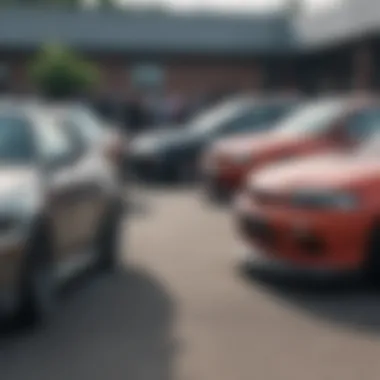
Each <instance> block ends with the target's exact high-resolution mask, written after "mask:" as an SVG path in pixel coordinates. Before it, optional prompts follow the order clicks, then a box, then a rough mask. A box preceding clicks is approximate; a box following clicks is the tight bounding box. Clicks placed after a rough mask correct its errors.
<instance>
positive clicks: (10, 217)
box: [0, 187, 42, 232]
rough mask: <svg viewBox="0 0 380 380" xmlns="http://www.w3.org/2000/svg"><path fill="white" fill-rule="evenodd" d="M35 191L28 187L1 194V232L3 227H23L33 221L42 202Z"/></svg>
mask: <svg viewBox="0 0 380 380" xmlns="http://www.w3.org/2000/svg"><path fill="white" fill-rule="evenodd" d="M35 190H36V189H32V188H30V187H28V188H22V189H17V190H15V191H14V192H12V193H10V194H0V232H1V228H2V227H5V226H7V227H9V226H11V225H12V226H14V227H22V226H26V225H28V224H29V223H30V222H31V221H32V220H33V217H34V215H35V213H36V211H37V210H38V208H39V206H40V204H41V201H42V199H41V196H40V194H39V193H38V192H37V191H35ZM1 226H2V227H1Z"/></svg>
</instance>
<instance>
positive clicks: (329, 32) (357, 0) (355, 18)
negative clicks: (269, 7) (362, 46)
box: [294, 0, 380, 48]
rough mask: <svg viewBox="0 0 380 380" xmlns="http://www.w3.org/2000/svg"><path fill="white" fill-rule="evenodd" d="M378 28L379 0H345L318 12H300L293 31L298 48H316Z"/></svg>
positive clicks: (379, 22)
mask: <svg viewBox="0 0 380 380" xmlns="http://www.w3.org/2000/svg"><path fill="white" fill-rule="evenodd" d="M379 30H380V2H379V0H344V1H343V2H342V3H341V5H340V6H339V7H335V8H332V9H329V10H327V11H324V12H322V13H319V14H310V15H304V16H302V15H300V16H299V17H297V18H296V19H295V20H294V33H295V37H296V39H297V44H298V45H299V47H301V48H305V47H306V48H317V47H322V46H326V45H332V44H337V43H342V42H345V41H349V40H352V39H356V38H357V37H360V36H361V35H363V34H366V33H371V32H374V31H379Z"/></svg>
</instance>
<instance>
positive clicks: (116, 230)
mask: <svg viewBox="0 0 380 380" xmlns="http://www.w3.org/2000/svg"><path fill="white" fill-rule="evenodd" d="M122 221H123V207H122V205H121V204H120V205H119V204H118V206H117V207H114V208H113V210H112V211H111V212H110V213H109V216H108V217H107V218H106V220H105V223H104V224H103V227H102V229H101V231H100V233H99V241H98V246H97V255H98V256H97V261H96V267H97V269H99V270H101V271H112V270H113V269H114V268H115V267H116V266H117V261H118V254H119V247H120V240H119V238H120V231H121V225H122Z"/></svg>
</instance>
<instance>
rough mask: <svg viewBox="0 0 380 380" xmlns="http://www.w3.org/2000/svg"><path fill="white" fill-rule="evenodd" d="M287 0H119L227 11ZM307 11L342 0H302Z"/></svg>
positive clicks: (264, 7) (264, 6)
mask: <svg viewBox="0 0 380 380" xmlns="http://www.w3.org/2000/svg"><path fill="white" fill-rule="evenodd" d="M286 1H287V0H121V2H124V3H128V4H134V5H139V6H144V5H151V4H163V5H165V6H166V7H168V8H170V9H174V10H181V11H191V10H209V9H213V10H218V11H227V12H233V11H238V12H247V11H252V12H254V11H257V12H261V11H271V10H275V9H278V8H279V7H281V6H283V5H284V4H285V3H286ZM303 1H304V2H305V6H306V9H307V10H308V11H318V10H322V9H325V8H328V7H330V6H334V5H336V3H338V2H339V1H343V0H303Z"/></svg>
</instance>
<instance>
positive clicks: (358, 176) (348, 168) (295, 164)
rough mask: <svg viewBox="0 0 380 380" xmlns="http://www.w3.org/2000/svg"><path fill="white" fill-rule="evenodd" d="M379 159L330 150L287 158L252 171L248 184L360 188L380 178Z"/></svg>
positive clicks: (267, 187)
mask: <svg viewBox="0 0 380 380" xmlns="http://www.w3.org/2000/svg"><path fill="white" fill-rule="evenodd" d="M379 173H380V162H379V160H378V159H377V158H376V157H374V158H369V157H366V158H360V157H357V156H349V155H345V154H329V155H323V156H318V157H311V158H307V159H303V160H294V161H288V162H285V163H281V164H276V165H273V166H270V167H269V168H266V169H263V170H262V171H260V172H258V173H256V175H254V174H252V175H251V177H250V178H249V179H248V181H249V184H250V185H252V186H254V187H255V188H258V189H263V190H265V191H274V192H291V191H294V190H305V189H313V190H315V189H321V190H323V189H346V190H347V189H352V188H360V186H361V184H362V183H366V184H367V183H368V181H372V180H373V178H378V176H379Z"/></svg>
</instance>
